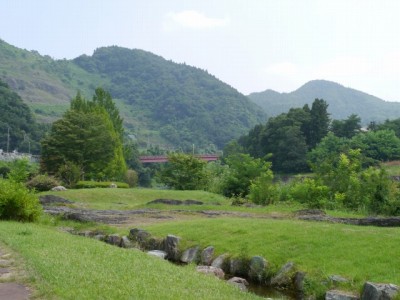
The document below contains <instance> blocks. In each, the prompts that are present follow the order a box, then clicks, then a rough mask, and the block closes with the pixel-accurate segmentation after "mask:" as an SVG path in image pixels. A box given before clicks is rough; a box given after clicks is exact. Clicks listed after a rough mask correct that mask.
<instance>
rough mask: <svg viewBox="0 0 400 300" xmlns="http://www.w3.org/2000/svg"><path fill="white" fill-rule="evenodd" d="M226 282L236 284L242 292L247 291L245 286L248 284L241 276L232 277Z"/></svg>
mask: <svg viewBox="0 0 400 300" xmlns="http://www.w3.org/2000/svg"><path fill="white" fill-rule="evenodd" d="M228 283H230V284H232V285H235V286H237V287H238V288H239V289H240V290H241V291H243V292H246V291H247V286H248V285H249V283H248V282H247V280H246V279H244V278H241V277H232V278H231V279H229V280H228Z"/></svg>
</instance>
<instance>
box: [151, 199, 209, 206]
mask: <svg viewBox="0 0 400 300" xmlns="http://www.w3.org/2000/svg"><path fill="white" fill-rule="evenodd" d="M147 204H168V205H203V202H201V201H198V200H190V199H188V200H185V201H182V200H175V199H155V200H153V201H150V202H147Z"/></svg>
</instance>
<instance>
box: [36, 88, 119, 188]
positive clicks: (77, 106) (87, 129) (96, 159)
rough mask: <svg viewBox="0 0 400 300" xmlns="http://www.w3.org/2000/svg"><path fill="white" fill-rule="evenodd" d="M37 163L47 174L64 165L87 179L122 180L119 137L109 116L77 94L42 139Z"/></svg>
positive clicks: (99, 106) (99, 105)
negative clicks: (70, 165) (68, 164)
mask: <svg viewBox="0 0 400 300" xmlns="http://www.w3.org/2000/svg"><path fill="white" fill-rule="evenodd" d="M41 159H42V160H41V166H42V169H43V170H44V171H46V172H48V173H50V174H55V173H57V171H58V170H59V168H60V167H61V166H64V165H65V164H66V163H73V164H75V165H77V166H78V167H79V168H80V170H81V174H82V175H83V176H84V177H86V178H87V179H95V180H103V179H109V180H113V179H114V180H115V179H122V178H123V176H124V174H125V171H126V164H125V159H124V154H123V147H122V141H121V136H120V134H119V133H118V132H116V131H115V129H114V125H113V122H112V120H111V118H110V115H109V113H108V112H107V111H106V109H105V108H104V107H103V106H101V104H95V103H93V102H89V101H86V100H85V99H83V98H82V97H81V96H80V94H79V93H78V95H77V96H76V98H75V99H73V100H72V101H71V108H70V110H68V111H67V112H66V113H65V114H64V116H63V118H62V119H60V120H58V121H56V122H55V123H54V124H53V126H52V128H51V131H50V133H49V134H48V135H47V136H46V137H45V138H44V139H43V141H42V157H41Z"/></svg>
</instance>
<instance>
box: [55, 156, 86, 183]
mask: <svg viewBox="0 0 400 300" xmlns="http://www.w3.org/2000/svg"><path fill="white" fill-rule="evenodd" d="M81 173H82V172H81V169H80V167H79V166H78V165H76V164H74V163H73V162H66V163H65V164H63V165H62V166H60V168H59V169H58V171H57V177H58V178H60V179H61V180H62V182H63V183H64V184H65V185H66V186H67V187H74V186H75V185H76V183H77V182H78V181H79V179H80V178H81Z"/></svg>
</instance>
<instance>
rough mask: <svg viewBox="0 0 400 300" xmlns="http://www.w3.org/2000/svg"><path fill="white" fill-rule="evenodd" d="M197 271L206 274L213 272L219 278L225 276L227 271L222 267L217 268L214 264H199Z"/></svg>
mask: <svg viewBox="0 0 400 300" xmlns="http://www.w3.org/2000/svg"><path fill="white" fill-rule="evenodd" d="M196 270H197V272H200V273H204V274H212V275H214V276H215V277H218V278H219V279H224V278H225V273H224V271H223V270H222V269H221V268H216V267H212V266H197V267H196Z"/></svg>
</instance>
